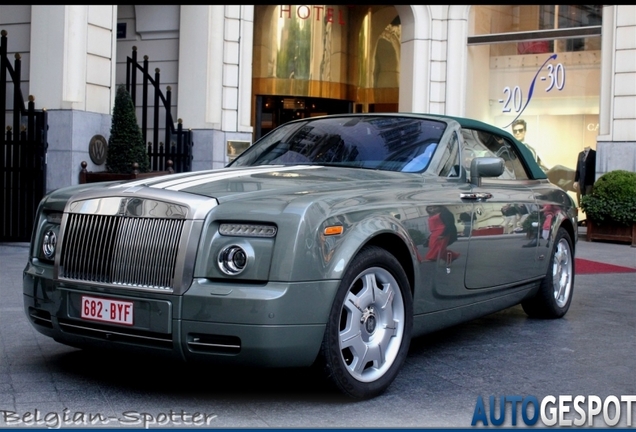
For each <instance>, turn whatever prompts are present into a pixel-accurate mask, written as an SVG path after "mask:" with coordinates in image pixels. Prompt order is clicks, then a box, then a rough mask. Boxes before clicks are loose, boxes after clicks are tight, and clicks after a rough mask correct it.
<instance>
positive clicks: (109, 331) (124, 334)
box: [59, 322, 172, 342]
mask: <svg viewBox="0 0 636 432" xmlns="http://www.w3.org/2000/svg"><path fill="white" fill-rule="evenodd" d="M59 324H60V327H70V328H76V329H79V330H84V331H92V332H96V333H104V334H113V335H117V336H124V337H129V338H139V339H146V340H153V341H158V342H172V335H170V334H169V333H166V336H168V337H166V338H165V339H162V338H158V337H152V336H143V335H138V334H132V333H122V332H117V331H111V330H102V329H96V328H93V327H85V326H80V325H76V324H69V323H66V322H60V323H59Z"/></svg>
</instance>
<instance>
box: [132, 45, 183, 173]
mask: <svg viewBox="0 0 636 432" xmlns="http://www.w3.org/2000/svg"><path fill="white" fill-rule="evenodd" d="M148 69H149V63H148V56H144V60H143V63H139V61H137V47H136V46H133V48H132V55H131V56H130V57H127V58H126V90H128V92H129V93H130V96H131V98H132V100H133V105H134V106H135V107H139V106H140V107H141V132H142V135H143V138H144V142H145V143H146V144H147V146H148V159H149V160H150V170H151V171H164V170H166V168H167V162H168V160H171V161H172V163H173V166H172V168H173V169H174V172H177V173H179V172H187V171H192V131H190V130H185V129H184V128H183V124H182V122H181V119H178V120H177V127H176V128H175V125H174V121H173V119H172V113H171V103H172V90H171V88H170V86H168V87H167V89H166V94H165V95H164V94H163V92H162V91H161V88H160V84H161V79H160V78H161V77H160V74H159V69H155V74H154V78H153V77H152V76H150V72H149V71H148ZM138 72H141V82H140V83H138V82H137V74H138ZM149 86H151V88H149ZM139 89H140V90H141V100H138V98H137V91H138V90H139ZM149 90H152V99H153V102H152V105H151V104H150V103H149V101H148V99H149ZM161 107H163V114H164V122H163V124H161V123H162V122H161V121H160V117H161V115H160V114H161V112H160V109H161ZM150 113H152V118H150V115H149V114H150ZM149 121H151V122H152V123H151V124H150V125H148V122H149ZM160 135H163V141H162V140H160V138H159V137H160ZM150 138H151V139H150Z"/></svg>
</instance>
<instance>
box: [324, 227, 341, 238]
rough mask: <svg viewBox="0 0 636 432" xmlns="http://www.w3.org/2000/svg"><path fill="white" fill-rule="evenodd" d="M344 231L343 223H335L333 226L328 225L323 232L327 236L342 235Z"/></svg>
mask: <svg viewBox="0 0 636 432" xmlns="http://www.w3.org/2000/svg"><path fill="white" fill-rule="evenodd" d="M343 232H344V227H343V226H342V225H333V226H328V227H326V228H325V230H324V231H323V234H324V235H326V236H332V235H340V234H342V233H343Z"/></svg>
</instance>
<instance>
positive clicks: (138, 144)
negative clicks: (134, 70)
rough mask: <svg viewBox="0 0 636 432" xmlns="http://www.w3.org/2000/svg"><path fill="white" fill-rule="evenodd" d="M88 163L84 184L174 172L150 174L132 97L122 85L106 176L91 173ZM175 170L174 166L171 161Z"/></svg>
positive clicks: (114, 110) (112, 127) (84, 173)
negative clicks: (88, 169)
mask: <svg viewBox="0 0 636 432" xmlns="http://www.w3.org/2000/svg"><path fill="white" fill-rule="evenodd" d="M86 166H87V164H86V162H82V170H81V172H80V183H93V182H98V181H109V180H130V179H135V178H145V177H154V176H157V175H164V174H167V173H170V172H172V171H171V169H169V170H168V171H161V172H149V171H150V161H149V160H148V151H147V149H146V145H145V144H144V140H143V135H142V133H141V129H140V128H139V124H138V123H137V116H136V114H135V107H134V105H133V101H132V98H131V97H130V93H128V91H127V90H126V87H125V86H123V85H119V86H118V87H117V93H116V94H115V105H114V107H113V117H112V123H111V127H110V137H109V139H108V150H107V156H106V169H107V171H105V172H88V171H87V170H86ZM168 166H169V167H171V162H170V161H168Z"/></svg>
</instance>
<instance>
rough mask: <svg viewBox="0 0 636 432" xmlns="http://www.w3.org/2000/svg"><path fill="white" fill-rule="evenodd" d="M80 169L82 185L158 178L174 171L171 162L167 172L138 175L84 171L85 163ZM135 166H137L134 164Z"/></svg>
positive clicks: (168, 162) (138, 173) (136, 172)
mask: <svg viewBox="0 0 636 432" xmlns="http://www.w3.org/2000/svg"><path fill="white" fill-rule="evenodd" d="M81 165H82V169H81V171H80V174H79V182H80V184H84V183H97V182H104V181H115V180H135V179H145V178H151V177H159V176H162V175H167V174H172V173H174V170H173V169H172V161H171V160H169V161H167V165H168V170H167V171H152V172H147V173H140V172H139V171H137V170H136V169H135V170H134V172H132V173H125V174H124V173H111V172H107V171H100V172H91V171H87V170H86V166H87V163H86V162H84V161H82V164H81ZM134 165H137V164H134Z"/></svg>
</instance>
